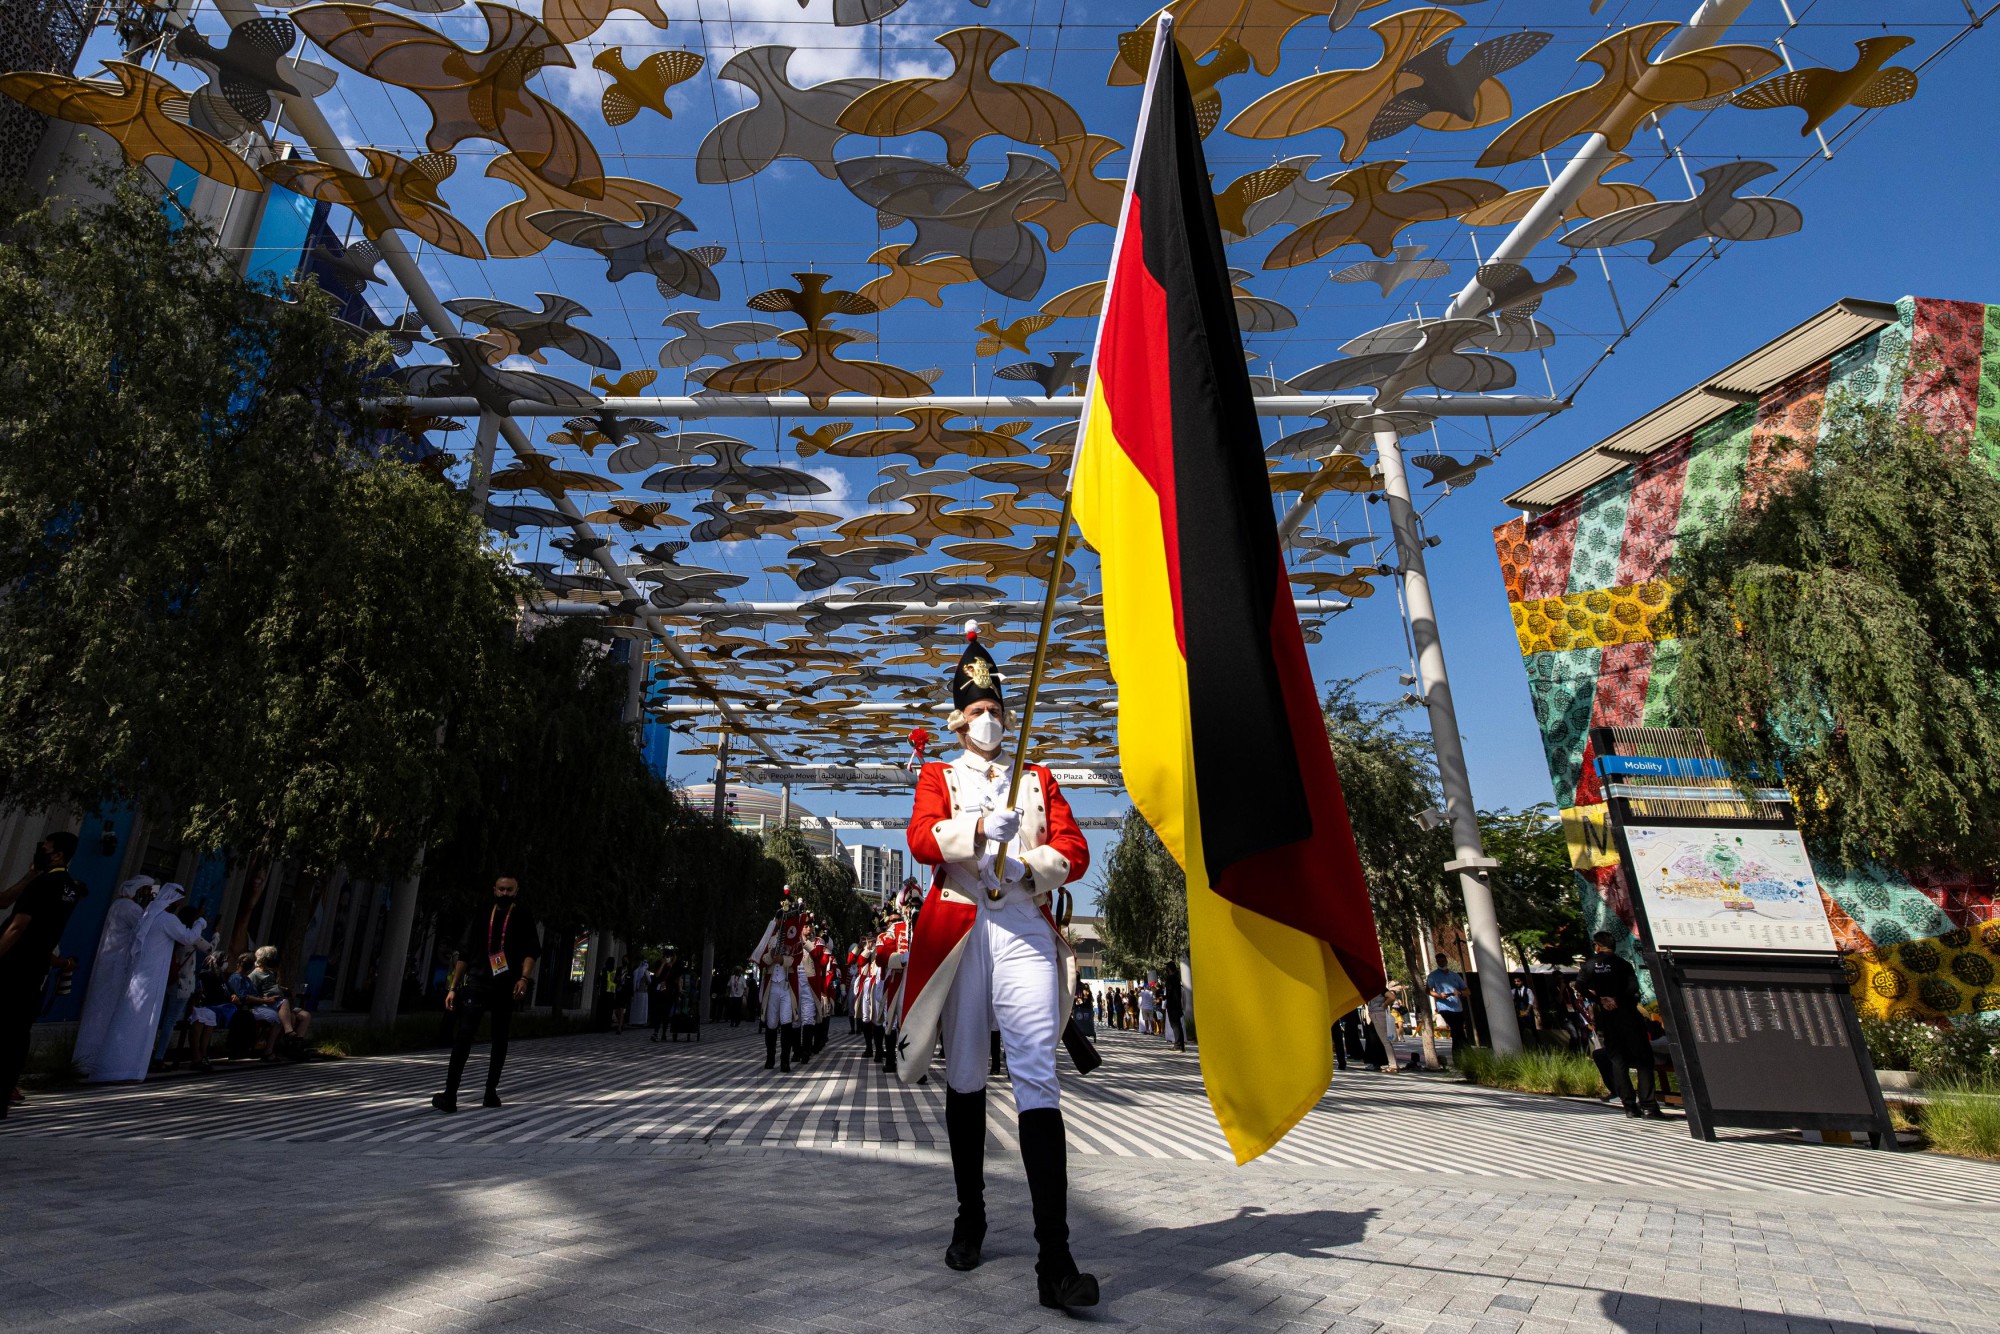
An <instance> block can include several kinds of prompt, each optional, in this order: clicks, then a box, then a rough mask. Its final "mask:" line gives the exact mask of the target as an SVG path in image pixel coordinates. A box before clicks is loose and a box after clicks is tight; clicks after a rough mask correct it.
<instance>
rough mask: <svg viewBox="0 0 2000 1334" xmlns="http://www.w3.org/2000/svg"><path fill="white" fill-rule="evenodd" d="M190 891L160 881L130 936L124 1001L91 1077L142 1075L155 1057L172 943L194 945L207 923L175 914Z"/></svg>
mask: <svg viewBox="0 0 2000 1334" xmlns="http://www.w3.org/2000/svg"><path fill="white" fill-rule="evenodd" d="M186 897H187V891H186V890H184V889H182V888H181V887H180V886H179V885H174V884H166V885H161V886H160V889H159V892H158V893H156V894H154V895H153V901H152V902H151V903H150V904H148V905H146V915H145V916H144V918H142V919H141V920H140V922H139V929H138V931H137V933H136V934H135V936H134V938H133V941H132V954H131V971H130V974H129V976H128V978H127V980H126V984H125V1003H124V1004H123V1005H122V1006H120V1007H119V1009H118V1012H117V1014H116V1015H115V1016H114V1017H113V1018H112V1021H111V1029H110V1031H109V1032H108V1033H106V1034H105V1037H104V1051H103V1054H102V1055H101V1056H100V1058H99V1060H98V1062H97V1068H96V1069H89V1068H88V1067H86V1073H87V1074H88V1075H89V1076H90V1079H91V1081H92V1082H93V1083H108V1082H110V1081H112V1080H121V1079H144V1078H145V1077H146V1070H147V1067H148V1066H150V1065H151V1063H152V1060H153V1042H154V1039H155V1038H156V1037H157V1035H158V1034H159V1031H160V1010H161V1007H162V1006H163V1005H164V1004H165V1002H166V997H167V974H168V973H169V972H170V971H171V970H172V966H173V961H174V946H176V945H192V944H194V943H195V942H196V941H198V940H200V939H201V933H202V932H203V931H204V930H206V929H207V928H208V922H207V921H206V920H205V919H201V918H197V919H196V920H195V923H194V925H193V926H189V925H187V924H186V923H185V922H183V921H181V919H180V918H178V917H176V916H175V915H174V913H173V911H172V910H173V907H174V905H175V904H177V903H179V902H180V901H181V900H182V899H184V898H186Z"/></svg>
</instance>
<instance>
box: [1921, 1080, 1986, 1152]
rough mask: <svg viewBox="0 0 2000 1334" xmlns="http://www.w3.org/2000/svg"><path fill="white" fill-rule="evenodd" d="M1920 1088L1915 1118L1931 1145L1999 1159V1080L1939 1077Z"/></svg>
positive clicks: (1941, 1148) (1943, 1150)
mask: <svg viewBox="0 0 2000 1334" xmlns="http://www.w3.org/2000/svg"><path fill="white" fill-rule="evenodd" d="M1924 1092H1925V1095H1926V1101H1925V1102H1924V1104H1923V1107H1922V1109H1921V1110H1920V1111H1919V1113H1918V1118H1919V1124H1920V1125H1921V1126H1922V1129H1923V1133H1924V1138H1925V1139H1927V1140H1929V1141H1930V1146H1931V1147H1932V1148H1933V1149H1936V1150H1937V1151H1938V1152H1940V1153H1955V1154H1958V1155H1960V1156H1961V1157H1965V1158H1987V1159H1993V1160H2000V1081H1995V1080H1992V1079H1983V1080H1970V1079H1947V1080H1940V1081H1938V1082H1937V1083H1934V1084H1929V1085H1927V1086H1926V1087H1925V1089H1924Z"/></svg>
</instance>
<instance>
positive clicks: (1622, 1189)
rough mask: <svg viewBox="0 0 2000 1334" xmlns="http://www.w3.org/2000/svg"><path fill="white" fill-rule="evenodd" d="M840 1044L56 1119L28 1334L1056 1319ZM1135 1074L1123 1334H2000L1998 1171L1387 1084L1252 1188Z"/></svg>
mask: <svg viewBox="0 0 2000 1334" xmlns="http://www.w3.org/2000/svg"><path fill="white" fill-rule="evenodd" d="M839 1030H840V1026H839V1025H838V1024H836V1027H835V1036H834V1042H833V1045H832V1047H831V1048H830V1049H829V1051H828V1052H826V1053H825V1054H824V1055H822V1056H821V1057H820V1058H818V1059H817V1060H815V1061H814V1062H813V1063H812V1064H810V1065H808V1066H806V1067H805V1068H804V1069H802V1070H798V1071H795V1072H794V1073H793V1074H791V1075H790V1076H781V1075H778V1074H776V1073H767V1072H766V1071H765V1070H764V1069H763V1060H762V1051H763V1049H762V1043H761V1041H759V1040H758V1038H757V1036H756V1034H755V1033H754V1031H753V1030H751V1029H749V1028H743V1029H738V1030H735V1031H734V1032H732V1031H731V1030H729V1029H727V1028H722V1029H715V1028H711V1029H710V1030H708V1033H707V1038H708V1040H707V1041H705V1042H703V1043H701V1044H699V1045H695V1044H689V1043H682V1044H672V1043H663V1044H652V1043H649V1042H647V1041H646V1039H645V1037H644V1035H642V1034H637V1033H628V1034H625V1035H623V1036H613V1035H608V1034H607V1035H601V1036H593V1037H581V1038H563V1039H552V1040H544V1041H537V1042H527V1043H521V1044H517V1045H516V1047H515V1051H514V1055H513V1057H512V1058H511V1059H510V1062H509V1075H508V1080H507V1088H506V1089H505V1093H506V1095H507V1098H508V1105H507V1106H506V1107H505V1108H503V1109H501V1110H498V1111H487V1110H483V1109H479V1108H476V1107H469V1108H468V1109H467V1110H465V1111H462V1112H460V1113H459V1114H458V1115H456V1116H452V1117H446V1116H441V1115H439V1114H437V1113H435V1112H433V1111H431V1110H430V1109H429V1107H428V1106H427V1105H426V1100H427V1098H428V1096H429V1094H430V1093H431V1092H432V1091H433V1090H434V1089H435V1088H436V1086H437V1082H438V1080H439V1075H440V1068H441V1064H442V1062H441V1058H440V1057H439V1056H437V1055H420V1056H411V1057H393V1058H373V1059H366V1060H348V1061H340V1062H331V1063H324V1064H316V1065H310V1066H298V1067H289V1068H285V1069H254V1070H253V1069H245V1070H242V1071H240V1072H232V1073H227V1074H224V1075H221V1076H218V1077H216V1078H213V1079H208V1080H199V1081H197V1080H167V1081H162V1082H158V1083H153V1084H146V1085H135V1086H127V1087H118V1088H106V1089H83V1090H74V1091H62V1092H49V1093H44V1094H42V1095H40V1096H38V1097H37V1098H36V1099H35V1101H34V1103H33V1105H32V1107H30V1108H27V1109H23V1112H22V1113H21V1114H18V1115H16V1116H15V1117H13V1118H11V1119H10V1120H9V1121H7V1122H5V1123H0V1200H4V1201H6V1207H5V1209H4V1210H0V1216H4V1217H6V1218H7V1220H8V1222H9V1223H10V1225H11V1226H10V1227H9V1228H8V1234H9V1239H10V1245H9V1248H8V1249H7V1250H6V1251H5V1252H0V1328H10V1327H14V1326H16V1325H18V1326H20V1327H23V1328H36V1329H43V1328H70V1327H80V1328H92V1329H96V1328H102V1329H107V1330H108V1329H120V1330H130V1329H134V1328H139V1329H161V1330H167V1329H173V1330H184V1329H203V1330H207V1329H234V1328H237V1327H239V1326H246V1327H247V1326H252V1325H254V1326H259V1327H261V1328H262V1329H264V1330H267V1331H268V1330H271V1329H281V1330H287V1331H290V1330H294V1329H297V1330H312V1331H320V1330H327V1331H331V1330H345V1329H356V1330H380V1329H407V1330H442V1329H451V1330H459V1329H463V1330H478V1331H485V1330H490V1329H509V1330H514V1329H519V1330H523V1331H528V1330H534V1331H542V1330H557V1329H566V1328H579V1329H590V1330H629V1329H658V1330H682V1329H757V1330H763V1329H770V1330H784V1331H793V1330H808V1329H810V1330H822V1329H824V1330H839V1331H851V1330H863V1329H869V1330H873V1329H887V1330H903V1329H909V1330H912V1331H915V1330H922V1331H925V1332H926V1334H930V1331H936V1330H958V1329H965V1330H980V1331H985V1330H989V1329H1003V1330H1012V1329H1032V1328H1043V1327H1045V1326H1047V1325H1048V1323H1049V1322H1048V1320H1045V1318H1044V1317H1052V1315H1053V1313H1048V1312H1043V1311H1041V1310H1040V1309H1039V1308H1038V1307H1035V1306H1034V1305H1033V1304H1032V1301H1031V1300H1023V1290H1024V1289H1026V1290H1027V1294H1028V1296H1029V1297H1030V1298H1031V1296H1032V1289H1031V1287H1030V1286H1029V1284H1030V1282H1031V1280H1030V1279H1029V1277H1028V1271H1029V1268H1030V1266H1031V1264H1032V1243H1031V1241H1030V1240H1029V1239H1028V1237H1027V1235H1026V1233H1027V1220H1026V1217H1025V1215H1026V1198H1025V1188H1024V1186H1023V1185H1022V1183H1021V1181H1020V1179H1019V1168H1018V1160H1017V1159H1016V1158H1015V1157H1014V1156H1013V1154H1011V1153H1008V1152H995V1153H993V1154H992V1155H991V1158H990V1164H991V1165H990V1167H989V1183H990V1184H989V1195H990V1197H991V1198H992V1200H993V1205H992V1207H993V1210H994V1229H995V1231H994V1236H993V1238H992V1239H991V1240H990V1241H989V1248H988V1249H989V1257H990V1259H989V1263H988V1264H987V1265H985V1266H983V1267H982V1268H981V1269H980V1270H979V1271H977V1272H976V1273H975V1274H973V1275H969V1276H966V1275H953V1274H950V1273H949V1272H948V1271H945V1270H944V1269H943V1268H942V1266H941V1265H939V1264H938V1263H937V1256H936V1254H935V1252H937V1251H938V1250H940V1249H941V1246H942V1238H943V1236H944V1235H945V1233H947V1232H948V1230H949V1214H950V1201H949V1194H950V1186H949V1176H948V1173H947V1172H946V1169H945V1163H944V1154H943V1151H942V1129H941V1125H940V1106H941V1104H940V1099H941V1093H940V1090H939V1089H938V1087H937V1083H936V1081H935V1080H934V1081H933V1082H932V1084H930V1085H928V1086H924V1087H920V1088H915V1089H906V1088H904V1087H902V1086H901V1085H900V1084H898V1083H894V1082H892V1081H889V1080H888V1079H886V1078H885V1077H884V1076H883V1075H882V1074H881V1073H880V1071H879V1070H877V1069H874V1068H872V1067H871V1066H869V1065H868V1064H867V1063H866V1062H864V1061H862V1060H861V1059H860V1056H859V1042H858V1039H854V1038H850V1037H848V1036H847V1035H846V1034H845V1033H843V1032H841V1031H839ZM1101 1046H1102V1047H1103V1049H1104V1051H1105V1055H1106V1063H1105V1066H1104V1068H1103V1069H1102V1070H1101V1071H1099V1072H1098V1073H1097V1074H1095V1075H1093V1076H1091V1077H1090V1078H1088V1079H1078V1078H1075V1077H1074V1076H1071V1077H1068V1078H1066V1081H1065V1092H1064V1097H1065V1105H1066V1109H1067V1118H1068V1121H1069V1124H1070V1128H1071V1142H1072V1150H1073V1159H1072V1180H1073V1183H1074V1199H1075V1203H1074V1207H1073V1223H1074V1226H1075V1236H1076V1249H1077V1251H1078V1254H1079V1256H1080V1258H1082V1259H1083V1260H1084V1261H1085V1262H1086V1263H1088V1264H1090V1265H1092V1266H1094V1267H1095V1268H1096V1269H1097V1270H1098V1272H1099V1273H1100V1275H1101V1276H1103V1277H1104V1278H1105V1280H1106V1289H1107V1292H1108V1293H1109V1294H1110V1295H1109V1299H1108V1302H1107V1305H1106V1306H1105V1307H1103V1308H1101V1309H1100V1312H1099V1313H1098V1314H1097V1315H1096V1316H1094V1317H1093V1318H1094V1319H1097V1320H1100V1321H1104V1322H1108V1323H1113V1324H1123V1325H1131V1326H1136V1327H1139V1328H1146V1329H1154V1328H1168V1329H1199V1330H1208V1329H1224V1328H1245V1329H1271V1330H1278V1329H1299V1330H1305V1329H1316V1330H1327V1329H1333V1330H1342V1331H1349V1330H1352V1331H1385V1332H1394V1334H1401V1332H1402V1331H1419V1330H1422V1331H1454V1332H1457V1331H1489V1330H1490V1331H1511V1330H1524V1331H1533V1330H1544V1329H1548V1330H1565V1331H1567V1330H1578V1331H1583V1330H1590V1331H1598V1330H1633V1331H1649V1332H1660V1334H1664V1332H1665V1331H1681V1330H1686V1331H1700V1330H1709V1329H1715V1330H1728V1331H1732V1334H1736V1332H1741V1331H1764V1330H1773V1331H1794V1330H1797V1331H1803V1330H1813V1331H1816V1332H1820V1334H1828V1332H1834V1331H1837V1332H1838V1334H1850V1332H1851V1331H1859V1330H1864V1329H1886V1330H1897V1331H1901V1330H1925V1331H1929V1330H1967V1331H1970V1330H1982V1331H1990V1330H1992V1329H1994V1328H1996V1327H2000V1324H1996V1321H1995V1318H1994V1317H1993V1315H1992V1312H1993V1311H1994V1310H1995V1309H2000V1284H1996V1282H1995V1278H1994V1274H1993V1265H1992V1259H1993V1256H1994V1253H1995V1252H1994V1247H1993V1243H1992V1240H1991V1236H1992V1226H1991V1218H1992V1212H1991V1210H1992V1202H1993V1200H1994V1199H1996V1198H2000V1167H1996V1166H1994V1165H1989V1164H1978V1163H1969V1162H1964V1161H1960V1160H1954V1159H1946V1158H1941V1157H1937V1156H1932V1155H1920V1154H1888V1153H1876V1152H1870V1151H1867V1150H1863V1149H1858V1148H1842V1147H1835V1146H1822V1145H1808V1144H1800V1143H1796V1142H1789V1141H1786V1140H1781V1139H1779V1138H1776V1137H1749V1136H1745V1137H1741V1138H1736V1139H1730V1140H1725V1141H1722V1142H1720V1143H1715V1144H1704V1143H1699V1142H1697V1141H1694V1140H1692V1139H1690V1138H1689V1137H1688V1135H1687V1132H1686V1128H1685V1125H1684V1124H1683V1123H1682V1122H1680V1121H1678V1120H1673V1121H1668V1122H1665V1123H1639V1122H1631V1121H1627V1120H1626V1119H1625V1118H1624V1117H1622V1116H1621V1115H1619V1114H1618V1113H1617V1112H1616V1111H1615V1109H1606V1108H1604V1107H1601V1106H1599V1105H1598V1104H1596V1103H1593V1102H1589V1101H1583V1100H1559V1099H1549V1098H1536V1097H1528V1096H1523V1095H1512V1094H1502V1093H1494V1092H1491V1091H1486V1090H1479V1089H1472V1088H1468V1087H1466V1086H1464V1085H1459V1084H1454V1083H1451V1082H1449V1081H1448V1080H1447V1079H1444V1078H1439V1077H1430V1076H1412V1075H1370V1074H1368V1073H1366V1072H1357V1073H1351V1074H1345V1075H1336V1077H1335V1084H1334V1087H1333V1089H1332V1091H1331V1092H1330V1093H1329V1094H1328V1096H1327V1098H1326V1099H1325V1100H1324V1101H1323V1102H1322V1103H1321V1104H1320V1106H1319V1107H1318V1108H1317V1109H1316V1110H1315V1111H1314V1112H1313V1113H1311V1114H1310V1115H1309V1116H1308V1117H1307V1118H1306V1120H1305V1122H1304V1123H1303V1124H1302V1125H1301V1127H1300V1128H1299V1129H1298V1130H1297V1131H1295V1132H1294V1133H1293V1135H1292V1136H1291V1137H1290V1138H1288V1139H1287V1141H1286V1142H1285V1143H1284V1144H1283V1145H1281V1146H1280V1147H1279V1149H1277V1150H1276V1151H1274V1152H1273V1153H1271V1154H1269V1155H1267V1156H1266V1157H1265V1158H1264V1159H1263V1160H1261V1161H1260V1162H1258V1163H1256V1164H1253V1165H1252V1166H1251V1167H1249V1168H1241V1169H1239V1168H1236V1167H1233V1166H1231V1165H1229V1164H1228V1161H1227V1157H1226V1154H1225V1152H1224V1150H1223V1147H1222V1142H1221V1138H1220V1136H1219V1134H1218V1133H1217V1132H1216V1131H1215V1130H1214V1128H1213V1125H1212V1124H1211V1122H1210V1119H1209V1112H1208V1108H1207V1104H1206V1101H1205V1099H1204V1098H1203V1097H1202V1093H1201V1085H1200V1074H1199V1069H1198V1066H1197V1065H1196V1062H1195V1057H1194V1054H1193V1053H1191V1052H1190V1053H1187V1054H1180V1053H1175V1052H1172V1051H1171V1050H1169V1049H1167V1048H1166V1046H1165V1044H1164V1043H1162V1042H1160V1041H1159V1040H1157V1039H1150V1038H1147V1039H1142V1038H1138V1037H1135V1036H1133V1035H1130V1034H1122V1033H1121V1034H1110V1035H1107V1036H1106V1037H1105V1038H1104V1039H1103V1041H1102V1043H1101ZM482 1059H483V1058H481V1057H479V1056H475V1058H474V1062H475V1063H474V1067H473V1071H472V1072H471V1073H472V1075H473V1077H474V1078H475V1079H476V1078H477V1076H478V1074H479V1072H480V1069H481V1066H480V1061H481V1060H482ZM1009 1104H1010V1100H1009V1099H1008V1098H1007V1097H1005V1095H1004V1093H1003V1094H1002V1095H1001V1096H998V1097H996V1098H995V1099H994V1102H993V1112H994V1116H993V1118H992V1121H991V1125H992V1135H993V1140H994V1147H995V1148H996V1149H998V1150H1006V1149H1011V1148H1012V1147H1013V1146H1014V1143H1015V1141H1014V1120H1013V1115H1012V1111H1011V1106H1010V1105H1009ZM107 1203H112V1204H115V1205H117V1206H118V1207H115V1208H106V1207H105V1206H106V1204H107ZM223 1220H226V1225H225V1224H224V1223H223ZM184 1234H185V1239H184Z"/></svg>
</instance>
